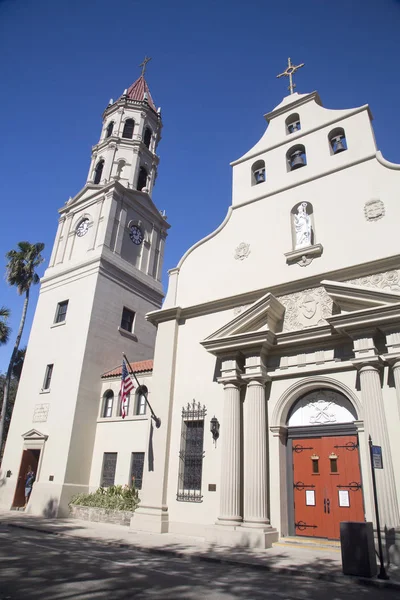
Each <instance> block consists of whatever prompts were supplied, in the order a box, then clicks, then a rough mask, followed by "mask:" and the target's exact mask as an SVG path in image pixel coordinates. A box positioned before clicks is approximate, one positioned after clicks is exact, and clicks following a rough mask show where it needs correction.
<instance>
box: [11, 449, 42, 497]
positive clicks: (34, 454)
mask: <svg viewBox="0 0 400 600" xmlns="http://www.w3.org/2000/svg"><path fill="white" fill-rule="evenodd" d="M39 456H40V450H23V452H22V458H21V465H20V468H19V474H18V481H17V486H16V488H15V494H14V500H13V503H12V505H13V507H14V508H21V507H22V506H25V479H26V474H27V473H28V470H29V465H30V466H31V467H32V469H33V472H34V473H35V474H36V473H37V466H38V463H39Z"/></svg>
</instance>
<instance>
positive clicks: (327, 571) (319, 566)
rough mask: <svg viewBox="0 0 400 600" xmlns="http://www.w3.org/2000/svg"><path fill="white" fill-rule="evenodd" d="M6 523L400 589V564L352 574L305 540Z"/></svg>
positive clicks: (12, 517) (33, 520)
mask: <svg viewBox="0 0 400 600" xmlns="http://www.w3.org/2000/svg"><path fill="white" fill-rule="evenodd" d="M0 525H6V526H8V527H18V528H21V529H30V530H33V531H38V532H42V533H47V534H52V535H57V536H67V537H70V536H71V537H74V538H83V539H86V540H92V541H94V542H98V543H103V544H109V545H115V546H118V547H123V548H127V547H132V548H133V549H136V550H139V551H145V552H150V553H155V554H160V553H162V554H170V555H171V556H175V557H180V558H186V559H188V560H191V559H192V560H203V561H212V562H220V563H225V564H230V565H242V566H247V567H252V568H257V569H264V570H266V571H274V572H277V573H279V574H292V575H303V576H304V575H307V576H309V577H313V578H316V579H324V580H327V581H341V582H343V580H344V579H345V580H348V581H349V582H350V581H351V582H358V583H361V584H364V585H373V586H377V587H390V588H395V589H399V590H400V569H397V568H395V567H393V568H392V569H389V576H390V580H389V581H381V580H379V579H365V578H358V577H346V576H345V575H343V573H342V564H341V553H340V549H339V548H331V547H324V546H323V545H321V546H313V547H307V546H306V545H305V544H301V543H299V544H297V543H296V544H284V543H277V544H274V546H273V547H272V548H270V549H268V550H257V549H252V548H242V547H226V546H216V545H215V544H210V543H208V542H205V541H204V539H203V538H195V537H192V536H190V537H189V536H184V535H174V534H170V533H164V534H155V533H143V532H134V531H130V530H129V528H128V527H125V526H122V525H109V524H106V523H93V522H89V521H80V520H77V519H44V518H42V517H37V516H33V515H27V514H24V513H22V512H14V511H9V512H0Z"/></svg>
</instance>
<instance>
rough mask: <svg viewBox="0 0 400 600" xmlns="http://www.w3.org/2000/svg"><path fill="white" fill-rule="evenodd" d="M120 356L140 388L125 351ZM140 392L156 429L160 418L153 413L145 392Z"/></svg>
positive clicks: (159, 424) (159, 423)
mask: <svg viewBox="0 0 400 600" xmlns="http://www.w3.org/2000/svg"><path fill="white" fill-rule="evenodd" d="M122 356H123V357H124V359H125V362H126V364H127V365H128V367H129V370H130V374H131V375H133V376H134V378H135V380H136V383H137V384H138V388H141V387H142V386H141V385H140V383H139V381H138V378H137V377H136V374H135V371H134V370H133V369H132V367H131V363H130V362H129V360H128V358H127V356H126V354H125V352H123V353H122ZM141 393H142V394H143V396H144V398H145V400H146V404H147V406H148V407H149V409H150V412H151V418H152V419H154V423H155V425H156V427H157V429H159V427H160V426H161V419H160V418H159V417H157V416H156V414H155V412H154V410H153V409H152V406H151V404H150V402H149V399H148V397H147V392H141Z"/></svg>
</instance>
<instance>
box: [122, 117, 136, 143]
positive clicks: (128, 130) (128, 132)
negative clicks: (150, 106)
mask: <svg viewBox="0 0 400 600" xmlns="http://www.w3.org/2000/svg"><path fill="white" fill-rule="evenodd" d="M134 129H135V121H134V120H133V119H127V120H126V121H125V125H124V130H123V132H122V137H123V138H127V139H129V140H131V139H132V138H133V131H134Z"/></svg>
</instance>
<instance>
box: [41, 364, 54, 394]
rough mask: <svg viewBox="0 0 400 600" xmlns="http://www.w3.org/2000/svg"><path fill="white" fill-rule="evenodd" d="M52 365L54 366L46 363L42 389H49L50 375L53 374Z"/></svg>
mask: <svg viewBox="0 0 400 600" xmlns="http://www.w3.org/2000/svg"><path fill="white" fill-rule="evenodd" d="M53 367H54V365H47V367H46V372H45V374H44V382H43V389H44V390H49V389H50V383H51V376H52V375H53Z"/></svg>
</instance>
